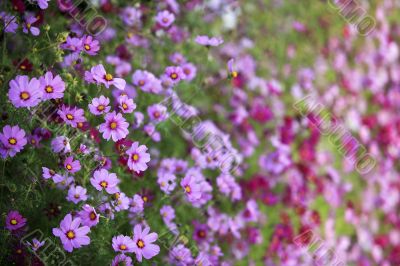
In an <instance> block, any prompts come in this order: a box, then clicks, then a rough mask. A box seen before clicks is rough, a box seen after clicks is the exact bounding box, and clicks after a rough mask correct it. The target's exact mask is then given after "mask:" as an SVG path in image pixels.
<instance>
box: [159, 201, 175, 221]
mask: <svg viewBox="0 0 400 266" xmlns="http://www.w3.org/2000/svg"><path fill="white" fill-rule="evenodd" d="M160 214H161V216H162V218H163V220H164V222H165V223H170V222H172V220H174V219H175V210H174V208H172V207H171V206H170V205H164V206H162V208H161V209H160Z"/></svg>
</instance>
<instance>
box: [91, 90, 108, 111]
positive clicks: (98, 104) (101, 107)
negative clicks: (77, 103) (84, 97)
mask: <svg viewBox="0 0 400 266" xmlns="http://www.w3.org/2000/svg"><path fill="white" fill-rule="evenodd" d="M109 104H110V99H108V98H107V97H104V96H103V95H101V96H100V97H99V98H93V100H92V102H91V103H90V104H89V110H90V112H91V113H92V114H94V115H102V114H105V113H108V112H109V111H110V109H111V107H110V106H108V105H109Z"/></svg>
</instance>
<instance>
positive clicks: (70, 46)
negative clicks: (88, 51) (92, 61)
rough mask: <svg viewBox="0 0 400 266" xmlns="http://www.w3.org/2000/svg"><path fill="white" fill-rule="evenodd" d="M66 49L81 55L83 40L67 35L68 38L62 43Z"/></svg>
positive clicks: (62, 46)
mask: <svg viewBox="0 0 400 266" xmlns="http://www.w3.org/2000/svg"><path fill="white" fill-rule="evenodd" d="M60 47H61V48H62V49H64V50H70V51H72V52H74V53H73V54H75V55H77V56H79V52H80V51H82V49H83V40H82V39H80V38H77V37H70V36H68V37H67V40H66V41H65V42H64V43H62V44H61V45H60Z"/></svg>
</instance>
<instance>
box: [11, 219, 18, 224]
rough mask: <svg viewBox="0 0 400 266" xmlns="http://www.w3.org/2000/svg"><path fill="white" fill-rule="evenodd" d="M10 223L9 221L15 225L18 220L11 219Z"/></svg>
mask: <svg viewBox="0 0 400 266" xmlns="http://www.w3.org/2000/svg"><path fill="white" fill-rule="evenodd" d="M10 223H11V224H12V225H16V224H17V223H18V222H17V220H16V219H11V221H10Z"/></svg>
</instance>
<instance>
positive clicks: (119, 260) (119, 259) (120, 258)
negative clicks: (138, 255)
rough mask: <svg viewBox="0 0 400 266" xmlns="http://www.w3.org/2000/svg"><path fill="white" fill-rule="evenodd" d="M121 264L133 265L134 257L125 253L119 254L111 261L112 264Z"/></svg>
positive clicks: (116, 265) (112, 265)
mask: <svg viewBox="0 0 400 266" xmlns="http://www.w3.org/2000/svg"><path fill="white" fill-rule="evenodd" d="M120 265H125V266H133V264H132V258H131V257H128V256H126V255H125V254H118V255H117V256H115V258H114V259H113V260H112V262H111V266H120Z"/></svg>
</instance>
